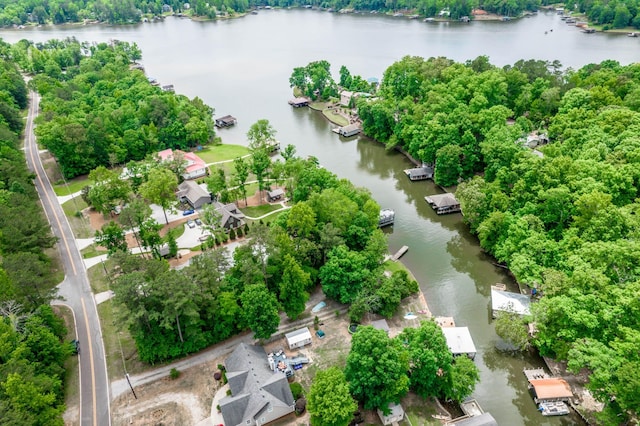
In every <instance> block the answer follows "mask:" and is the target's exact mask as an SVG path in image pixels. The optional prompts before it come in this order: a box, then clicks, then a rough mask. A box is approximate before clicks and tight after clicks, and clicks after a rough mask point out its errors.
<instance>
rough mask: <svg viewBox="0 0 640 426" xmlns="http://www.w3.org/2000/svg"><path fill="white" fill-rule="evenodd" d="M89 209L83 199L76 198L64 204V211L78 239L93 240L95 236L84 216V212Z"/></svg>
mask: <svg viewBox="0 0 640 426" xmlns="http://www.w3.org/2000/svg"><path fill="white" fill-rule="evenodd" d="M87 207H88V206H87V203H85V202H84V200H83V199H82V198H81V197H75V198H73V199H72V200H69V201H67V202H66V203H64V204H62V210H64V214H65V215H66V216H67V219H68V220H69V225H71V229H72V230H73V235H74V236H75V237H76V238H91V237H93V236H94V235H95V232H94V231H93V230H92V229H91V224H90V223H89V220H88V219H85V218H84V216H83V215H82V210H84V209H86V208H87Z"/></svg>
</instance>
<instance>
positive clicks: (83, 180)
mask: <svg viewBox="0 0 640 426" xmlns="http://www.w3.org/2000/svg"><path fill="white" fill-rule="evenodd" d="M90 184H91V182H89V179H88V178H87V177H86V176H82V177H78V178H75V179H71V180H68V181H67V182H66V183H65V182H64V181H63V182H60V181H58V182H56V184H55V185H53V190H54V191H55V193H56V195H57V196H64V195H71V194H74V193H76V192H78V191H81V190H82V188H84V187H85V186H87V185H90Z"/></svg>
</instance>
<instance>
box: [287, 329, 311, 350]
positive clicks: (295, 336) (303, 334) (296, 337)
mask: <svg viewBox="0 0 640 426" xmlns="http://www.w3.org/2000/svg"><path fill="white" fill-rule="evenodd" d="M284 337H285V338H286V339H287V345H289V349H296V348H301V347H303V346H306V345H310V344H311V332H309V328H307V327H304V328H301V329H298V330H295V331H292V332H290V333H287V334H285V335H284Z"/></svg>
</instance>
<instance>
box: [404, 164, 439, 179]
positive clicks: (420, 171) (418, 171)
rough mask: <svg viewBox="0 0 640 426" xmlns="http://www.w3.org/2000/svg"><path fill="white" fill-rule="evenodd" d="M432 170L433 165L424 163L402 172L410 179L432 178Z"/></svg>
mask: <svg viewBox="0 0 640 426" xmlns="http://www.w3.org/2000/svg"><path fill="white" fill-rule="evenodd" d="M433 172H434V168H433V166H432V165H430V164H424V163H423V164H422V166H420V167H414V168H413V169H405V170H404V174H405V175H407V177H408V178H409V180H411V181H416V180H426V179H433Z"/></svg>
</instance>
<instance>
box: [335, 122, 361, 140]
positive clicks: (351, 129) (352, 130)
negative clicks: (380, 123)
mask: <svg viewBox="0 0 640 426" xmlns="http://www.w3.org/2000/svg"><path fill="white" fill-rule="evenodd" d="M361 131H362V130H361V129H360V126H359V125H358V124H355V123H353V124H349V125H347V126H343V127H338V131H337V133H338V134H339V135H340V136H342V137H344V138H350V137H351V136H355V135H357V134H358V133H360V132H361Z"/></svg>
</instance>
